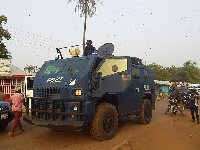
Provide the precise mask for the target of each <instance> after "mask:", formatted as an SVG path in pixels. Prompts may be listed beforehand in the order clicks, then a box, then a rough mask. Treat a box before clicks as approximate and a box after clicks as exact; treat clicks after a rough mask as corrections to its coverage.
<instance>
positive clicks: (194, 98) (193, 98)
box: [189, 89, 199, 124]
mask: <svg viewBox="0 0 200 150" xmlns="http://www.w3.org/2000/svg"><path fill="white" fill-rule="evenodd" d="M190 92H191V95H190V98H189V100H190V111H191V115H192V122H194V121H195V117H194V112H195V114H196V119H197V124H199V104H198V99H199V96H198V95H197V93H196V90H195V89H192V90H191V91H190Z"/></svg>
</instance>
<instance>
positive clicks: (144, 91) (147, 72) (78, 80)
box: [24, 44, 155, 140]
mask: <svg viewBox="0 0 200 150" xmlns="http://www.w3.org/2000/svg"><path fill="white" fill-rule="evenodd" d="M112 47H113V48H114V46H112V44H105V45H103V46H102V47H101V49H100V50H99V51H98V53H99V54H100V55H89V56H83V57H72V58H66V59H58V60H50V61H46V62H45V63H44V64H43V66H42V67H41V69H40V70H39V71H38V72H37V74H36V76H35V78H34V89H33V97H31V101H27V102H26V114H25V116H24V120H25V121H27V122H29V123H30V124H35V125H38V126H45V127H48V128H53V129H68V130H80V129H83V128H84V127H86V126H89V127H90V133H91V135H92V136H93V137H94V138H96V139H98V140H108V139H111V138H112V137H114V135H115V133H116V131H117V127H118V121H119V120H120V119H122V118H124V117H129V116H132V115H135V116H137V118H138V120H139V121H140V123H142V124H148V123H150V121H151V118H152V110H153V109H155V91H154V77H153V73H152V70H151V69H150V68H149V67H147V66H145V65H143V64H142V61H141V60H140V59H138V58H135V57H130V56H113V55H111V52H110V50H108V48H112ZM102 51H103V52H102ZM30 102H31V105H29V103H30ZM29 106H31V107H29Z"/></svg>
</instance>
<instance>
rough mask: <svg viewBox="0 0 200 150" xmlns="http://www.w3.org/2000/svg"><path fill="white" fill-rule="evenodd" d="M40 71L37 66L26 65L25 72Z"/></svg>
mask: <svg viewBox="0 0 200 150" xmlns="http://www.w3.org/2000/svg"><path fill="white" fill-rule="evenodd" d="M37 70H38V67H37V66H32V65H26V67H25V68H24V71H25V72H27V73H36V72H37Z"/></svg>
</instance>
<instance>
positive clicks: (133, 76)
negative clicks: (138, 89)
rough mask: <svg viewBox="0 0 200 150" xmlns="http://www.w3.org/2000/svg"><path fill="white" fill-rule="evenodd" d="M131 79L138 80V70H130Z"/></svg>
mask: <svg viewBox="0 0 200 150" xmlns="http://www.w3.org/2000/svg"><path fill="white" fill-rule="evenodd" d="M132 78H133V79H139V78H140V69H138V68H132Z"/></svg>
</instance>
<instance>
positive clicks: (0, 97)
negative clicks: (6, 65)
mask: <svg viewBox="0 0 200 150" xmlns="http://www.w3.org/2000/svg"><path fill="white" fill-rule="evenodd" d="M0 101H4V102H5V94H4V93H3V90H2V87H1V86H0Z"/></svg>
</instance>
